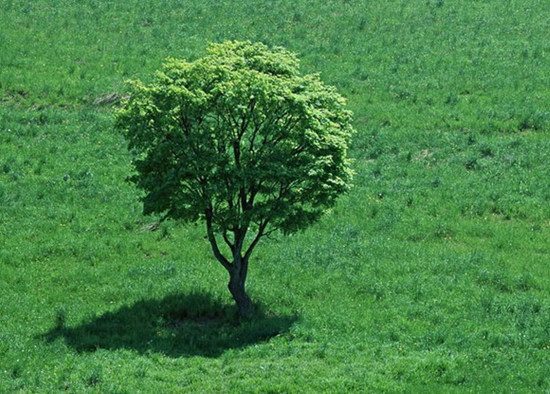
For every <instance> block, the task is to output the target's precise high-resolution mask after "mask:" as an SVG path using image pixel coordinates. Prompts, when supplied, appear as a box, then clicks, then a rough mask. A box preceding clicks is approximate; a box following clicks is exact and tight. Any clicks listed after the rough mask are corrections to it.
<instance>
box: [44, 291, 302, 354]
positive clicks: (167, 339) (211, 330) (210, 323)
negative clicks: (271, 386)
mask: <svg viewBox="0 0 550 394" xmlns="http://www.w3.org/2000/svg"><path fill="white" fill-rule="evenodd" d="M258 309H259V311H258V313H257V314H256V315H255V316H254V317H253V318H252V319H250V320H246V321H240V320H239V319H238V317H237V316H236V313H235V309H234V307H233V306H228V305H224V304H222V303H221V302H220V301H218V300H215V299H213V298H212V297H211V296H209V295H206V294H198V293H193V294H188V295H181V294H174V295H170V296H167V297H165V298H163V299H160V300H144V301H139V302H136V303H135V304H133V305H131V306H124V307H121V308H120V309H118V310H116V311H113V312H107V313H105V314H103V315H101V316H99V317H95V318H93V319H91V320H89V321H86V322H84V323H82V324H80V325H78V326H75V327H66V325H65V318H64V316H63V315H62V314H59V315H58V316H57V321H56V325H55V327H54V328H53V329H52V330H50V331H49V332H47V333H45V334H43V335H42V337H43V338H44V339H45V340H46V341H48V342H52V341H55V340H56V339H57V338H63V339H64V340H65V342H66V343H67V344H68V345H69V346H71V347H72V348H74V349H75V350H77V351H78V352H93V351H95V350H97V349H133V350H136V351H138V352H140V353H147V352H151V351H152V352H158V353H162V354H165V355H167V356H170V357H181V356H193V355H200V356H206V357H216V356H219V355H220V354H222V353H223V352H224V351H226V350H228V349H235V348H243V347H246V346H249V345H251V344H255V343H259V342H262V341H266V340H268V339H269V338H272V337H274V336H276V335H279V334H281V333H284V332H286V331H288V330H289V328H290V327H291V326H292V324H293V323H294V322H295V321H296V319H297V318H296V316H273V315H269V314H266V313H265V312H263V311H262V309H261V308H258Z"/></svg>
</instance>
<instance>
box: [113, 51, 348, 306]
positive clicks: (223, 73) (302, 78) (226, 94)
mask: <svg viewBox="0 0 550 394" xmlns="http://www.w3.org/2000/svg"><path fill="white" fill-rule="evenodd" d="M117 127H118V128H119V129H121V130H123V132H124V134H125V136H126V138H127V140H128V141H129V149H130V150H132V151H133V152H134V159H133V165H134V167H135V174H134V175H133V177H132V178H131V179H132V181H133V182H135V184H136V185H137V187H138V188H140V189H142V190H143V191H145V195H144V197H143V206H144V213H145V214H150V213H158V214H161V215H164V217H166V218H172V219H179V220H183V221H189V222H196V221H204V222H205V223H206V230H207V235H208V239H209V241H210V243H211V246H212V250H213V252H214V255H215V256H216V258H217V259H218V260H219V261H220V263H221V264H222V265H223V266H224V267H225V268H226V269H227V270H228V271H229V273H230V276H231V278H232V280H233V272H234V271H235V272H237V273H236V274H235V275H236V276H239V281H241V282H242V290H243V293H244V280H245V278H246V272H247V268H248V259H249V257H250V254H251V253H252V251H253V249H254V248H255V246H256V244H257V242H258V241H259V240H260V238H261V237H262V236H264V235H267V234H269V233H270V232H272V231H276V230H280V231H282V232H284V233H292V232H295V231H297V230H300V229H303V228H305V227H307V226H309V225H310V224H312V223H313V222H314V221H316V220H317V219H319V217H320V216H321V215H322V214H323V213H324V212H325V211H326V210H327V209H329V208H330V207H332V206H333V205H334V204H335V202H336V200H337V198H338V196H339V195H341V194H342V193H343V192H345V191H347V190H348V189H349V187H350V182H351V178H352V171H351V169H350V162H349V160H348V158H347V156H346V152H347V147H348V144H349V142H350V138H351V135H352V132H353V128H352V126H351V112H350V111H348V110H347V109H346V108H345V100H344V99H343V97H342V96H341V95H340V94H338V93H337V91H336V89H335V88H333V87H331V86H327V85H325V84H323V83H322V82H321V80H320V77H319V75H318V74H307V75H302V74H301V73H300V71H299V62H298V59H297V57H296V56H295V55H294V54H292V53H291V52H289V51H287V50H286V49H284V48H281V47H275V48H268V47H267V46H266V45H264V44H261V43H250V42H237V41H230V42H224V43H221V44H211V45H210V46H209V47H208V49H207V53H206V55H205V56H204V57H202V58H199V59H197V60H195V61H192V62H189V61H185V60H179V59H168V60H167V61H166V63H165V64H164V66H163V68H162V69H161V70H160V71H158V72H157V73H156V74H155V76H154V80H153V81H152V82H151V83H148V84H145V83H143V82H141V81H134V82H132V83H131V89H130V94H129V99H128V100H127V101H126V102H124V103H123V106H122V108H121V109H120V111H119V112H118V114H117ZM220 243H225V244H226V245H227V247H228V249H227V250H228V251H230V253H224V252H223V248H221V247H220ZM237 274H238V275H237ZM229 287H230V290H231V282H230V286H229ZM232 294H233V296H234V298H235V300H236V302H237V304H238V305H239V303H240V302H239V300H238V299H237V297H236V296H235V293H234V292H233V290H232ZM244 294H245V295H246V293H244ZM246 298H248V297H247V296H246ZM247 302H248V303H249V300H248V301H247ZM250 308H251V306H250ZM239 309H240V311H241V313H242V314H246V313H247V311H246V310H243V308H241V306H240V305H239ZM245 309H246V308H245Z"/></svg>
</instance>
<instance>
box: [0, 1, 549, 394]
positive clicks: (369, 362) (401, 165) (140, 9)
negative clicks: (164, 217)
mask: <svg viewBox="0 0 550 394" xmlns="http://www.w3.org/2000/svg"><path fill="white" fill-rule="evenodd" d="M549 28H550V24H549V19H548V3H547V2H545V1H541V0H487V1H476V0H464V1H460V2H459V1H451V0H422V1H415V0H413V1H405V0H388V1H383V2H371V1H359V0H341V1H336V0H327V1H305V0H295V1H286V0H277V1H274V0H270V1H267V0H247V1H236V0H223V1H210V0H204V1H199V2H197V1H187V0H181V1H168V0H140V1H138V0H125V1H109V0H83V1H78V2H76V1H71V0H57V1H53V0H34V1H16V0H3V1H2V2H0V392H6V393H10V392H22V393H27V392H28V393H34V392H39V393H40V392H61V391H68V392H98V393H100V392H101V393H134V392H155V391H156V392H236V393H237V392H238V393H241V392H550V243H549V239H550V165H549V160H550V134H549V129H550V41H549V40H548V31H549ZM228 39H239V40H252V41H262V42H264V43H267V44H269V45H282V46H285V47H286V48H288V49H289V50H291V51H293V52H296V53H297V54H298V55H299V56H300V59H301V66H302V70H303V71H304V72H320V73H321V76H322V79H323V81H324V82H326V83H328V84H331V85H335V86H336V87H337V88H338V89H339V91H340V92H341V93H342V94H343V95H344V96H346V97H347V99H348V104H349V107H350V109H352V110H353V112H354V114H355V121H354V126H355V128H356V129H357V131H358V132H357V135H356V136H355V139H354V141H353V145H352V149H351V156H352V157H353V158H354V160H355V162H354V169H355V172H356V177H355V186H354V188H353V189H352V191H351V192H350V193H349V194H348V195H346V196H343V197H342V198H341V200H340V202H339V204H338V206H337V207H336V208H335V209H334V210H333V211H331V212H330V213H329V214H328V215H327V216H326V217H324V218H323V220H321V221H320V222H319V223H318V224H316V225H315V226H313V227H311V228H310V229H308V230H307V231H304V232H301V233H298V234H295V235H293V236H289V237H283V236H282V235H279V234H274V235H273V236H271V237H270V238H269V239H265V240H263V241H262V243H261V244H260V245H259V247H258V250H257V252H256V254H255V255H253V257H252V260H251V267H250V275H249V279H248V289H249V292H250V295H251V296H252V297H253V299H254V300H255V301H257V302H258V303H259V306H260V310H261V311H260V313H259V314H258V316H257V317H256V318H255V319H254V320H252V321H250V322H245V323H242V324H238V322H237V321H236V319H235V318H234V309H233V305H232V300H231V298H230V295H229V292H228V291H227V288H226V284H227V281H228V278H227V277H226V272H225V271H224V270H223V268H222V267H221V266H219V264H218V263H217V262H216V261H215V259H214V258H213V256H211V252H210V248H209V244H208V242H207V240H206V239H205V237H204V229H203V226H202V225H200V224H198V225H196V226H195V225H181V224H178V223H174V222H163V223H159V222H158V220H157V218H155V217H144V216H142V215H141V206H140V203H139V200H138V198H139V194H138V192H137V191H136V190H135V189H134V188H133V187H132V185H130V184H128V183H127V182H126V177H127V176H128V175H129V174H130V166H129V163H130V157H129V154H128V153H127V150H126V145H125V142H124V140H123V138H122V137H121V136H120V135H118V134H117V133H116V132H115V131H113V112H114V110H115V108H116V103H110V102H109V100H108V98H109V97H114V95H113V94H114V93H117V94H123V92H124V90H125V80H127V79H136V78H140V79H144V80H147V79H148V78H150V76H151V75H152V73H153V72H154V70H156V69H158V68H159V67H160V65H161V64H162V62H163V61H164V59H166V58H167V57H169V56H171V57H184V58H188V59H194V58H197V57H199V56H201V55H202V54H204V51H205V48H206V45H207V43H208V42H212V41H214V42H220V41H224V40H228Z"/></svg>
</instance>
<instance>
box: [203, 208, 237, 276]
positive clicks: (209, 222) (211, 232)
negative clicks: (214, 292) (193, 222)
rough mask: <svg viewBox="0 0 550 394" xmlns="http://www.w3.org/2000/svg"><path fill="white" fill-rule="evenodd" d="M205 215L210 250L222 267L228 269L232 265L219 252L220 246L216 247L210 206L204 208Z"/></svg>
mask: <svg viewBox="0 0 550 394" xmlns="http://www.w3.org/2000/svg"><path fill="white" fill-rule="evenodd" d="M205 216H206V233H207V235H208V240H209V241H210V246H212V252H213V253H214V256H215V257H216V258H217V259H218V261H219V262H220V263H221V265H223V267H224V268H225V269H226V270H228V271H230V270H231V267H232V266H231V263H230V262H229V260H227V259H226V258H225V256H224V255H223V254H222V253H221V252H220V248H219V247H218V241H217V240H216V236H215V235H214V229H213V228H212V206H210V207H208V208H207V209H206V211H205Z"/></svg>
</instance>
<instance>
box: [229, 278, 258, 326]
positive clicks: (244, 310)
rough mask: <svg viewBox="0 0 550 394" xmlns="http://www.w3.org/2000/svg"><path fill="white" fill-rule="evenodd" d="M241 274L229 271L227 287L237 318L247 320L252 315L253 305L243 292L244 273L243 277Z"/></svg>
mask: <svg viewBox="0 0 550 394" xmlns="http://www.w3.org/2000/svg"><path fill="white" fill-rule="evenodd" d="M242 274H243V273H242V272H241V270H239V269H233V270H231V271H230V272H229V277H230V279H229V285H228V286H227V287H228V288H229V291H230V292H231V295H232V296H233V299H234V300H235V303H236V304H237V309H238V311H239V316H241V317H244V318H249V317H251V316H252V315H253V314H254V305H253V304H252V300H251V299H250V297H249V296H248V294H246V291H245V286H244V284H245V280H246V273H245V274H244V275H242Z"/></svg>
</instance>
